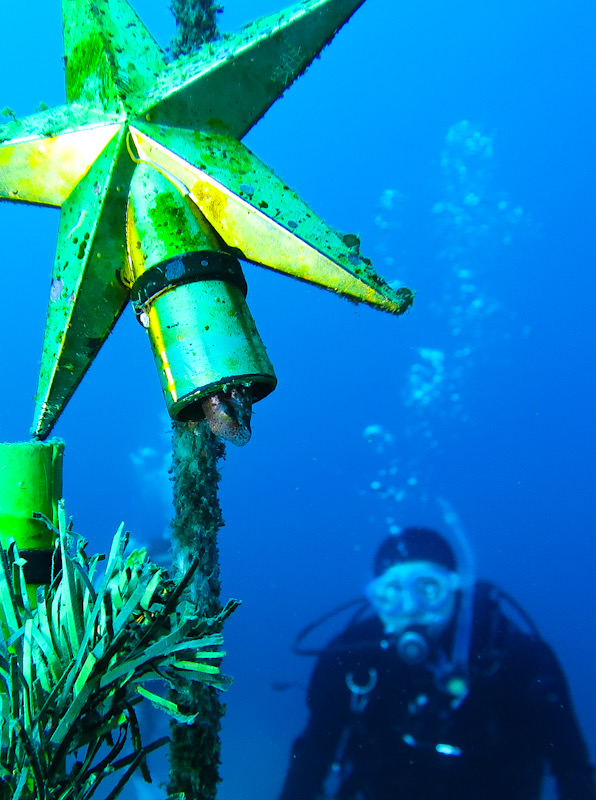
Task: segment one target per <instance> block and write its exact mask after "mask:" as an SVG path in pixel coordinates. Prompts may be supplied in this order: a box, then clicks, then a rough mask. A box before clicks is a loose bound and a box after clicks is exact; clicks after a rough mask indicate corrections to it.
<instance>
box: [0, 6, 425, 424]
mask: <svg viewBox="0 0 596 800" xmlns="http://www.w3.org/2000/svg"><path fill="white" fill-rule="evenodd" d="M362 2H363V0H303V2H302V3H300V4H298V5H296V6H294V7H292V8H290V9H288V10H286V11H283V12H281V13H278V14H274V15H271V16H269V17H265V18H263V19H261V20H258V21H257V22H255V23H253V24H252V25H248V26H245V27H244V28H243V29H242V30H241V31H240V32H239V33H238V34H236V35H232V36H226V37H224V38H223V39H222V40H220V41H218V42H213V43H209V44H205V45H203V46H202V47H200V48H199V50H198V51H197V52H196V53H195V54H193V55H191V56H187V57H183V58H180V59H178V60H177V61H175V62H173V63H170V64H168V63H166V57H165V55H164V53H163V52H162V50H161V49H160V47H159V45H158V44H157V43H156V42H155V40H154V38H153V37H152V36H151V34H150V33H149V31H148V30H147V29H146V28H145V26H144V25H143V23H142V22H141V20H140V19H139V17H138V16H137V15H136V13H135V12H134V11H133V9H132V8H131V7H130V5H129V4H128V2H127V0H63V18H64V41H65V59H66V83H67V97H68V98H69V101H76V103H77V104H76V105H74V106H72V105H71V106H63V107H61V108H57V109H48V110H46V111H43V112H41V113H39V114H36V115H34V116H32V117H30V118H27V119H26V120H17V121H15V122H12V123H9V124H8V125H6V126H3V127H2V128H0V199H2V198H5V199H9V200H23V201H25V202H35V203H42V204H47V205H56V206H60V207H61V208H62V217H61V223H60V231H59V238H58V245H57V251H56V262H55V266H54V274H53V279H52V284H51V292H50V297H51V299H50V303H49V306H48V317H47V323H46V337H45V342H44V349H43V356H42V363H41V370H40V380H39V385H38V391H37V396H36V408H35V417H34V427H33V433H34V435H35V436H37V437H39V438H44V437H45V436H47V435H48V433H49V432H50V430H51V429H52V427H53V425H54V424H55V422H56V420H57V418H58V416H59V415H60V413H61V412H62V410H63V409H64V407H65V405H66V403H67V402H68V400H69V398H70V397H71V396H72V394H73V392H74V391H75V389H76V387H77V385H78V383H79V382H80V381H81V379H82V377H83V376H84V374H85V372H86V370H87V369H88V368H89V366H90V364H91V363H92V361H93V359H94V358H95V356H96V354H97V352H98V351H99V349H100V348H101V346H102V344H103V342H104V341H105V339H106V337H107V335H108V334H109V332H110V330H111V329H112V327H113V325H114V324H115V322H116V321H117V319H118V317H119V315H120V313H121V311H122V309H123V307H124V304H125V303H126V299H127V296H128V289H127V287H126V286H125V285H124V283H122V282H121V279H120V277H121V274H122V272H123V271H124V270H125V269H126V263H127V259H126V246H125V245H126V242H125V235H124V232H125V214H124V211H125V207H126V198H127V195H128V191H129V186H130V181H131V178H132V174H133V168H134V164H133V161H132V160H131V158H130V157H129V154H128V152H127V147H126V143H127V138H128V134H129V126H130V127H131V128H132V127H133V126H135V127H136V128H137V129H139V130H140V129H141V127H142V126H146V125H148V124H150V125H151V126H152V127H151V130H152V131H158V134H159V136H158V141H161V142H164V144H165V142H166V140H167V141H170V139H171V140H172V141H174V140H175V139H177V138H180V137H179V134H178V133H177V131H175V130H172V129H185V130H187V131H191V134H190V136H191V137H194V139H195V146H194V147H193V158H194V159H195V161H194V163H198V164H200V165H203V166H202V168H203V169H204V170H205V171H206V172H207V173H208V174H210V175H211V174H213V175H216V176H220V178H221V179H222V182H225V183H224V185H229V186H230V187H231V189H230V190H231V191H232V192H235V195H234V197H236V198H240V199H242V200H245V201H246V202H247V203H248V204H249V205H250V204H252V206H253V207H254V208H256V209H257V210H258V211H259V212H261V214H263V215H264V218H265V219H266V220H270V221H272V222H276V223H277V222H278V219H277V218H278V217H279V222H280V224H281V226H282V227H283V230H284V231H285V234H286V239H285V242H286V244H287V246H288V248H289V249H290V250H291V249H294V250H295V251H296V252H298V250H299V249H300V247H301V246H302V244H301V243H302V242H306V243H307V244H308V246H309V247H310V249H311V253H313V252H314V253H318V252H321V253H323V254H325V258H326V259H327V261H326V263H325V266H324V270H323V271H324V272H325V273H326V274H324V275H321V274H320V273H319V266H318V265H317V264H316V263H315V265H314V266H313V264H312V263H311V265H310V266H309V268H308V269H307V270H306V271H301V270H300V269H298V270H295V271H293V270H292V269H285V271H286V272H287V273H288V274H292V275H294V277H298V278H300V279H302V280H307V281H310V282H313V283H318V284H319V285H321V286H325V287H327V288H331V289H332V290H334V291H336V292H338V293H339V294H342V295H346V296H348V297H351V298H353V299H356V300H357V301H363V302H369V303H370V304H371V305H376V306H378V307H384V308H385V309H386V310H390V311H391V312H392V313H401V312H402V311H403V310H405V308H407V307H408V305H409V304H410V303H411V297H412V296H411V293H410V292H409V291H408V290H400V292H397V293H395V292H393V290H392V289H390V288H389V287H388V286H387V284H386V283H385V282H384V281H382V279H381V278H379V276H377V275H376V273H374V271H373V270H372V268H371V267H370V264H369V262H368V261H367V260H366V259H364V258H362V257H361V256H360V254H359V251H358V245H357V243H356V242H355V240H354V239H348V240H345V239H343V240H342V237H341V236H337V234H336V233H335V232H333V231H332V230H331V229H330V228H329V227H327V226H326V225H325V224H324V223H323V222H322V221H321V220H319V219H318V218H316V217H315V216H314V214H312V212H311V211H310V210H309V209H308V207H307V206H305V205H304V204H303V203H302V202H301V201H300V200H299V198H298V197H297V196H296V195H295V194H294V193H293V192H291V190H290V189H288V187H287V186H285V184H283V182H282V181H280V180H279V179H278V178H276V177H275V176H274V175H273V173H272V172H271V171H270V170H267V168H266V167H265V166H264V165H262V164H261V163H260V162H258V161H257V160H256V158H255V157H254V156H253V155H252V154H251V153H250V152H249V151H248V150H246V149H245V148H243V147H242V146H241V145H240V144H239V143H238V142H237V141H236V140H238V139H240V138H241V137H242V136H244V135H245V134H246V133H247V132H248V131H249V130H250V128H251V127H252V126H253V125H254V124H255V123H256V122H257V121H258V120H259V119H260V118H261V117H262V116H263V114H264V113H265V112H266V111H267V109H268V108H269V107H270V106H271V104H272V103H273V102H274V101H275V100H276V99H277V98H278V97H279V96H280V95H281V94H282V93H283V92H284V90H285V89H286V88H287V87H288V86H289V85H290V84H291V83H292V82H293V81H294V80H295V79H296V77H298V76H299V75H300V74H302V73H303V72H304V70H305V69H306V68H307V66H308V65H309V64H310V63H311V61H312V60H313V59H314V58H315V57H316V56H317V55H318V53H319V52H320V51H321V49H322V48H323V47H324V46H325V45H326V44H327V43H328V42H329V41H330V40H331V39H332V38H333V36H334V35H335V33H336V32H337V30H338V29H339V28H340V27H341V26H342V25H343V24H344V22H345V21H346V20H347V19H349V17H350V16H351V15H352V14H353V13H354V11H355V10H356V9H357V8H358V7H359V6H360V5H361V4H362ZM192 131H196V132H197V133H192ZM224 134H225V136H226V137H227V138H226V139H222V138H218V136H219V137H221V135H224ZM210 137H211V138H210ZM196 141H198V142H199V146H198V147H197V146H196ZM216 180H217V178H216ZM247 187H250V190H249V189H247ZM252 189H254V191H252ZM232 205H233V206H234V208H233V210H234V211H236V210H237V209H238V207H239V205H238V202H235V205H234V204H232ZM243 208H244V207H243ZM278 208H279V209H280V211H279V213H278V212H277V211H276V210H275V211H274V209H278ZM204 213H205V212H204ZM205 216H207V219H209V222H210V224H211V225H213V227H214V228H215V229H216V230H217V231H218V233H219V234H220V236H222V238H224V240H225V236H224V235H223V233H222V230H223V229H220V228H218V226H217V225H216V224H215V222H217V220H213V219H210V218H209V217H208V215H207V214H206V213H205ZM260 222H261V227H262V223H263V220H262V219H261V221H260ZM243 225H244V227H243V226H242V225H241V226H240V234H241V235H243V234H244V233H246V220H244V222H243ZM260 235H261V234H259V235H258V236H256V241H257V243H258V240H259V237H260ZM75 238H76V239H77V241H75ZM252 238H253V241H252V245H251V247H247V248H244V247H243V243H242V242H241V241H240V242H239V241H238V240H237V237H236V238H235V239H234V241H233V242H230V241H227V240H225V244H226V245H227V246H228V248H229V249H231V250H233V251H234V252H238V251H240V252H244V251H245V249H246V255H247V258H249V259H250V260H252V261H254V262H255V263H259V264H262V265H263V266H269V267H272V268H276V269H278V268H280V267H279V266H274V265H273V264H272V263H270V261H271V259H269V258H268V259H265V258H263V259H262V258H261V257H260V254H259V251H258V249H257V250H255V236H253V237H252ZM290 238H291V239H292V242H290V241H289V239H290ZM329 259H331V262H332V263H331V266H330V264H329V263H328V262H329ZM292 260H293V259H289V261H292ZM311 260H312V259H311ZM314 261H315V262H316V261H317V258H316V257H315V258H314ZM333 264H335V266H333ZM354 276H355V277H354ZM358 284H360V287H359V286H358Z"/></svg>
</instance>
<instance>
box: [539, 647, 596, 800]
mask: <svg viewBox="0 0 596 800" xmlns="http://www.w3.org/2000/svg"><path fill="white" fill-rule="evenodd" d="M537 655H538V670H537V675H536V681H535V683H534V686H535V687H536V691H537V692H538V694H539V702H540V705H541V710H540V712H539V714H538V718H539V719H541V720H542V722H543V723H544V727H543V732H544V739H543V741H544V747H545V755H546V758H547V759H548V761H549V763H550V767H551V770H552V773H553V775H554V777H555V779H556V782H557V789H558V797H559V800H596V788H595V784H594V768H593V767H592V765H591V764H590V761H589V757H588V749H587V747H586V743H585V741H584V738H583V735H582V732H581V730H580V727H579V723H578V720H577V716H576V714H575V710H574V708H573V703H572V701H571V695H570V692H569V688H568V685H567V680H566V678H565V675H564V673H563V669H562V667H561V665H560V664H559V661H558V659H557V657H556V656H555V654H554V652H553V651H552V649H551V648H550V647H549V646H548V645H547V644H546V643H544V642H539V643H538V645H537Z"/></svg>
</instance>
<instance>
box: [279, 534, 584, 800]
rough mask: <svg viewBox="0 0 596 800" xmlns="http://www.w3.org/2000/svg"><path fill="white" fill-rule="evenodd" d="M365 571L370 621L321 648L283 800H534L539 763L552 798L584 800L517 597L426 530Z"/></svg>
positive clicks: (539, 646) (557, 681)
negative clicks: (371, 573) (552, 785)
mask: <svg viewBox="0 0 596 800" xmlns="http://www.w3.org/2000/svg"><path fill="white" fill-rule="evenodd" d="M466 573H467V574H466ZM375 575H376V577H375V579H374V580H373V581H371V583H370V584H369V586H368V588H367V595H368V598H369V601H370V604H371V605H372V607H373V608H374V610H375V612H376V613H375V614H374V615H370V614H369V615H368V616H367V617H365V618H364V619H362V614H359V615H357V617H356V618H353V619H352V621H351V623H350V624H349V625H348V627H347V628H346V629H345V630H344V631H343V632H342V633H341V634H340V635H339V636H338V637H336V638H335V639H334V640H333V641H332V642H331V643H330V644H329V645H327V647H326V648H325V649H324V650H323V651H321V653H320V656H319V660H318V662H317V664H316V666H315V669H314V672H313V675H312V679H311V682H310V686H309V691H308V705H309V709H310V718H309V721H308V724H307V726H306V729H305V730H304V732H303V733H302V734H301V736H300V737H299V738H298V739H297V740H296V741H295V743H294V746H293V750H292V755H291V760H290V768H289V771H288V774H287V776H286V780H285V785H284V787H283V790H282V793H281V795H280V800H315V799H316V798H322V797H325V798H338V799H339V798H341V800H394V798H397V797H399V798H404V800H406V799H407V800H429V799H430V798H432V800H462V798H476V800H503V798H507V799H508V800H538V798H539V797H540V796H541V788H542V781H543V776H544V772H545V768H546V766H547V765H548V767H549V768H550V770H551V772H552V773H553V775H554V777H555V779H556V781H557V787H558V796H559V798H560V800H594V798H596V791H595V788H594V779H593V769H592V767H591V765H590V764H589V761H588V754H587V749H586V746H585V743H584V741H583V737H582V734H581V731H580V729H579V726H578V722H577V720H576V717H575V713H574V711H573V707H572V703H571V699H570V695H569V690H568V688H567V684H566V680H565V676H564V674H563V671H562V669H561V666H560V665H559V663H558V660H557V658H556V656H555V654H554V653H553V651H552V650H551V648H550V647H549V646H548V645H547V644H546V642H544V641H543V640H542V639H541V638H540V636H539V634H538V632H537V630H536V628H535V627H534V625H533V624H532V623H531V620H529V618H528V617H527V615H525V613H524V612H523V610H522V609H520V608H519V607H518V606H517V604H516V603H515V601H513V600H511V598H508V597H507V596H506V595H505V594H504V593H503V592H501V591H500V590H499V589H497V587H495V586H493V585H492V584H489V583H484V582H475V581H474V579H473V577H472V576H471V574H470V571H469V570H468V567H467V565H466V563H465V558H464V559H462V557H461V555H460V554H459V553H458V548H457V546H452V544H451V543H450V542H448V540H447V539H446V538H444V537H442V536H440V535H439V534H437V533H436V532H435V531H432V530H429V529H426V528H408V529H406V530H404V531H403V532H402V533H401V534H399V535H393V536H390V537H388V538H387V539H385V540H384V541H383V543H382V544H381V547H380V549H379V551H378V553H377V556H376V559H375Z"/></svg>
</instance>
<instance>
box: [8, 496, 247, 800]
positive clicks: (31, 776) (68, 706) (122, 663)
mask: <svg viewBox="0 0 596 800" xmlns="http://www.w3.org/2000/svg"><path fill="white" fill-rule="evenodd" d="M56 533H57V545H56V553H55V559H54V561H55V563H56V564H58V565H59V567H58V569H57V574H56V575H55V576H54V578H53V580H52V582H51V584H49V585H48V586H46V587H43V588H40V589H39V590H38V596H37V606H36V607H35V608H33V607H32V605H31V603H30V601H29V597H28V594H27V587H26V584H25V580H24V576H23V566H24V564H25V563H26V562H25V560H24V559H23V558H21V557H20V556H19V551H18V548H17V546H16V543H15V542H14V541H13V542H11V543H10V544H9V546H8V547H7V548H6V550H4V549H2V550H1V551H0V555H1V564H0V606H1V611H0V622H1V626H2V632H3V634H4V635H3V637H0V706H1V715H0V793H1V791H2V789H3V788H5V789H6V790H7V792H8V796H10V797H12V798H13V800H19V798H27V800H87V798H90V797H91V795H92V794H93V793H94V792H95V790H96V789H97V787H98V785H99V783H100V782H101V781H102V780H103V778H105V777H106V776H107V775H111V774H113V773H114V772H116V771H117V770H121V771H122V773H121V778H120V780H119V781H118V783H117V784H116V787H115V788H114V789H113V790H112V792H111V793H110V798H111V800H113V798H116V797H117V796H118V794H120V792H121V790H122V789H123V787H124V785H125V784H126V782H127V780H128V779H129V778H130V777H131V775H132V774H133V772H134V771H135V770H136V769H137V768H140V769H141V771H142V773H143V775H144V777H145V779H146V780H150V776H149V773H148V770H147V764H146V756H147V754H148V753H149V752H151V751H152V750H154V749H155V748H156V747H158V746H160V745H161V744H163V743H165V741H166V739H162V740H159V741H156V742H153V743H151V744H149V745H143V743H142V741H141V733H140V728H139V723H138V720H137V716H136V712H135V706H136V705H137V704H138V703H139V702H141V701H143V702H150V703H152V704H153V705H154V706H155V707H156V708H158V709H160V710H162V711H165V712H166V713H167V714H168V715H169V716H171V717H173V718H174V719H176V720H179V721H181V722H185V723H191V722H193V721H194V719H195V716H189V715H187V714H185V713H184V711H183V710H182V709H181V708H180V707H179V706H178V705H177V703H176V702H173V701H172V700H171V699H170V698H171V696H172V695H171V694H170V697H167V695H168V689H179V688H180V687H182V686H184V685H186V684H187V683H188V681H195V682H197V681H198V682H201V683H205V684H209V685H212V686H214V687H216V688H218V689H225V688H227V686H228V685H229V683H230V679H229V678H227V677H225V676H224V675H222V674H221V672H220V662H221V659H222V657H223V655H224V652H223V650H222V649H221V648H222V643H223V639H222V635H221V628H222V624H223V621H224V620H225V618H226V617H227V616H228V615H229V614H230V613H231V612H232V611H233V610H234V608H235V607H236V605H237V603H236V601H230V603H228V605H227V606H226V607H225V608H224V609H223V611H222V612H221V614H219V615H217V616H216V617H210V618H206V617H202V616H200V614H199V613H198V611H197V607H196V606H195V605H193V604H192V602H191V601H190V600H189V599H188V597H187V593H185V592H184V589H185V587H186V586H187V585H188V583H189V581H190V579H191V577H192V574H193V572H194V570H195V568H196V565H194V564H193V565H192V566H191V568H190V569H189V571H188V572H187V574H186V575H185V576H184V577H183V579H182V580H181V581H178V582H174V581H172V580H171V579H170V578H169V577H168V574H167V572H166V571H165V570H163V569H161V568H159V567H158V566H157V565H155V564H154V563H153V562H152V561H151V560H150V559H149V557H148V555H147V552H146V550H145V549H141V550H134V551H133V552H131V553H130V554H129V555H126V554H125V548H126V543H127V540H128V535H127V534H126V533H125V531H124V529H123V528H122V526H121V527H120V529H119V530H118V532H117V533H116V535H115V537H114V540H113V542H112V547H111V550H110V553H109V556H108V558H107V561H106V562H105V569H104V570H103V574H98V565H99V563H100V562H101V560H102V559H103V557H102V556H97V555H96V556H93V557H91V558H90V557H88V556H87V555H86V552H85V542H84V540H83V539H82V537H81V536H79V535H78V534H76V533H73V532H72V531H70V530H69V529H68V527H67V525H66V521H65V516H64V509H63V507H61V509H60V514H59V530H57V531H56ZM159 687H161V689H159ZM125 748H128V750H131V752H129V753H128V754H127V755H124V754H123V751H124V752H126V751H125Z"/></svg>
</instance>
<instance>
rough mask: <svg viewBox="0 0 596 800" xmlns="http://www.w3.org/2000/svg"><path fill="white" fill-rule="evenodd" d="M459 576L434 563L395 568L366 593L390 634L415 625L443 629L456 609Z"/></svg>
mask: <svg viewBox="0 0 596 800" xmlns="http://www.w3.org/2000/svg"><path fill="white" fill-rule="evenodd" d="M459 586H460V580H459V576H458V575H457V573H455V572H452V571H450V570H448V569H446V568H445V567H442V566H440V565H439V564H435V563H433V562H431V561H408V562H404V563H400V564H394V565H393V566H392V567H390V568H389V569H388V570H386V572H384V573H383V574H382V575H380V576H379V577H378V578H375V579H374V580H372V581H371V582H370V583H369V584H368V586H367V589H366V594H367V596H368V599H369V600H370V602H371V603H372V605H373V607H374V609H375V611H376V612H377V614H378V615H379V617H380V618H381V620H382V622H383V625H384V627H385V631H386V632H387V633H400V632H401V631H403V630H405V629H406V628H408V627H410V626H412V625H422V626H425V627H426V626H428V627H429V628H431V629H432V628H434V629H435V630H439V629H441V630H442V629H443V628H444V627H445V625H446V624H447V623H448V622H449V620H450V619H451V617H452V615H453V612H454V609H455V596H456V595H455V593H456V590H457V589H458V588H459Z"/></svg>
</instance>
